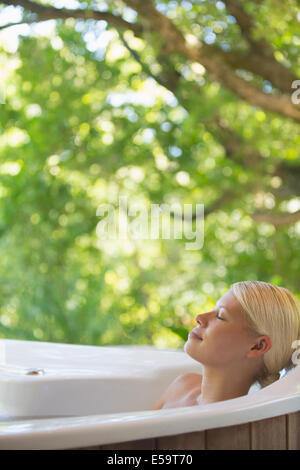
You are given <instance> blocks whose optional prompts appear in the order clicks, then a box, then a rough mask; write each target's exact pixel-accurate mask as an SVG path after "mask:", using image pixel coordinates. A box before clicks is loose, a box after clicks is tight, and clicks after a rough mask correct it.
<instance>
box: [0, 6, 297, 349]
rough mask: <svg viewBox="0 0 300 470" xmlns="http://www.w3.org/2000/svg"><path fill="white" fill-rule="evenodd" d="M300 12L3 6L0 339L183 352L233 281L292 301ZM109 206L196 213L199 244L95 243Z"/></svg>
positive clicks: (0, 58)
mask: <svg viewBox="0 0 300 470" xmlns="http://www.w3.org/2000/svg"><path fill="white" fill-rule="evenodd" d="M297 3H298V2H297V1H296V0H295V1H294V0H286V1H285V2H284V3H281V2H279V1H274V0H272V1H271V0H266V1H259V2H258V1H256V0H251V1H248V0H245V1H243V2H240V1H239V0H228V1H225V0H224V2H223V1H214V0H207V1H205V0H203V1H201V0H198V1H166V0H165V1H159V0H143V1H142V0H128V1H127V0H126V1H125V0H124V1H121V0H120V1H107V2H105V1H95V0H94V1H93V0H89V1H81V0H57V1H56V0H48V1H40V0H39V1H37V0H34V1H28V0H19V1H18V0H13V1H5V2H0V81H1V84H0V103H1V104H0V337H1V338H8V339H25V340H34V341H50V342H58V343H73V344H89V345H101V346H105V345H116V344H148V345H154V346H156V347H158V348H167V347H170V348H182V347H183V345H184V342H185V340H186V339H187V335H188V332H189V331H190V330H191V328H193V327H194V325H195V320H194V318H195V315H197V314H198V313H201V312H206V311H208V310H210V309H211V308H212V307H213V306H214V304H215V302H216V301H217V300H218V299H219V298H220V297H221V296H222V295H223V294H224V293H225V292H226V291H227V290H228V289H229V287H230V285H231V284H232V283H233V282H237V281H242V280H260V281H266V282H270V283H273V284H276V285H279V286H283V287H286V288H288V289H290V290H291V291H292V292H293V293H294V294H295V295H296V296H297V297H298V298H299V294H300V276H299V265H300V263H299V253H300V250H299V248H300V244H299V238H300V161H299V156H300V155H299V148H300V135H299V123H300V106H299V103H300V93H299V94H298V93H297V87H299V88H300V82H299V83H297V82H295V80H297V74H298V77H299V78H300V73H299V65H300V54H299V46H300V35H299V28H300V13H299V11H300V10H299V7H298V6H297ZM293 84H294V85H293ZM120 195H123V196H124V195H125V196H127V197H128V202H129V204H131V203H133V202H139V203H142V205H143V207H147V208H150V205H151V204H163V203H165V204H172V203H178V204H179V205H181V206H182V207H183V205H184V204H191V205H192V207H193V208H195V206H196V204H204V216H205V218H204V243H203V246H202V247H201V248H199V249H197V250H188V249H186V242H187V240H186V239H184V237H183V238H182V239H174V238H173V239H172V238H170V239H163V238H159V239H146V238H145V239H140V240H135V239H133V238H132V237H130V236H129V237H128V239H124V240H113V239H109V238H108V239H106V240H101V239H100V238H99V236H97V226H98V224H99V220H100V217H98V216H97V208H98V207H99V206H100V205H101V204H112V205H113V206H115V207H116V208H117V207H118V203H119V196H120ZM196 222H197V219H196V218H195V217H194V218H193V224H194V225H193V227H194V230H195V227H196Z"/></svg>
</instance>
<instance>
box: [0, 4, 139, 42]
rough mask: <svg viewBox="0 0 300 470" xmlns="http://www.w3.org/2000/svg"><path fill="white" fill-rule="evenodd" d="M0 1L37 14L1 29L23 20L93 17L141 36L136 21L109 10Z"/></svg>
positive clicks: (85, 18) (32, 21) (31, 21)
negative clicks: (126, 19)
mask: <svg viewBox="0 0 300 470" xmlns="http://www.w3.org/2000/svg"><path fill="white" fill-rule="evenodd" d="M1 3H4V4H5V5H14V6H20V7H23V8H24V9H25V10H27V11H30V12H32V13H35V14H36V15H37V18H36V20H35V21H34V20H32V19H30V20H29V21H26V20H24V21H22V22H20V23H10V24H8V25H5V26H1V29H4V28H7V27H9V26H14V25H15V24H22V23H24V22H27V23H34V22H39V21H47V20H55V19H67V18H81V19H84V20H87V19H94V20H97V21H100V20H103V21H106V22H107V23H109V24H112V25H114V26H119V27H121V28H124V29H130V30H132V31H133V32H134V33H135V34H137V35H138V36H141V34H142V31H143V28H142V26H141V25H139V24H136V23H129V22H127V21H125V20H124V19H123V18H122V17H121V16H117V15H113V14H112V13H109V12H105V11H103V12H101V11H97V10H88V9H75V10H72V9H69V8H68V9H66V8H55V7H51V6H44V5H41V4H38V3H35V2H32V1H30V0H1Z"/></svg>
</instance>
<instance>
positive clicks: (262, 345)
mask: <svg viewBox="0 0 300 470" xmlns="http://www.w3.org/2000/svg"><path fill="white" fill-rule="evenodd" d="M271 347H272V341H271V338H270V336H267V335H263V336H259V337H258V338H256V340H255V343H252V345H251V347H250V349H249V351H248V353H247V357H253V358H255V357H259V356H263V355H264V354H265V353H266V352H267V351H269V349H271Z"/></svg>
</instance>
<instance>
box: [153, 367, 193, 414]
mask: <svg viewBox="0 0 300 470" xmlns="http://www.w3.org/2000/svg"><path fill="white" fill-rule="evenodd" d="M201 382H202V376H201V375H200V374H194V373H187V374H181V375H179V376H178V377H176V379H174V380H173V382H171V383H170V385H169V386H168V387H167V388H166V390H165V391H164V393H163V394H162V396H161V397H160V398H159V399H158V400H157V401H156V402H155V404H154V406H153V407H152V408H151V410H159V409H161V408H162V407H163V406H164V404H165V403H166V402H169V401H176V400H179V399H181V398H182V397H183V396H184V395H186V393H188V392H189V391H190V390H191V389H193V388H195V387H198V388H199V387H201Z"/></svg>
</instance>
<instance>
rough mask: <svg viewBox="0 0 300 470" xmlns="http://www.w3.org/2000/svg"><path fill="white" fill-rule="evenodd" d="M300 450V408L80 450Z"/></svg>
mask: <svg viewBox="0 0 300 470" xmlns="http://www.w3.org/2000/svg"><path fill="white" fill-rule="evenodd" d="M156 449H157V450H183V449H184V450H205V449H207V450H223V449H224V450H247V449H250V450H285V449H291V450H300V411H298V412H296V413H291V414H289V415H282V416H277V417H274V418H268V419H263V420H261V421H254V422H250V423H245V424H239V425H235V426H227V427H224V428H216V429H209V430H207V431H199V432H191V433H185V434H178V435H176V436H162V437H157V438H151V439H141V440H137V441H128V442H119V443H115V444H106V445H99V446H91V447H85V448H79V449H78V450H156Z"/></svg>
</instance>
